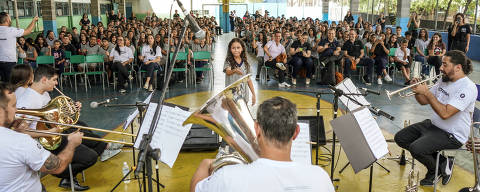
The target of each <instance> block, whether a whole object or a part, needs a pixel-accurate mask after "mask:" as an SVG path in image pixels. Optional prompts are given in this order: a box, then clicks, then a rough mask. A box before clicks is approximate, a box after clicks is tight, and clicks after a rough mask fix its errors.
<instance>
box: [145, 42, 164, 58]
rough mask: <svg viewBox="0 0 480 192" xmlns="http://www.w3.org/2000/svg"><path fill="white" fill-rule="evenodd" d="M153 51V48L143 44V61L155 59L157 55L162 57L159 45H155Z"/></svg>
mask: <svg viewBox="0 0 480 192" xmlns="http://www.w3.org/2000/svg"><path fill="white" fill-rule="evenodd" d="M155 51H156V52H155V54H154V53H153V49H152V48H150V46H149V45H145V46H143V47H142V56H143V57H144V58H143V62H147V61H151V60H155V59H156V58H157V57H160V58H161V57H162V49H161V48H160V46H157V48H156V50H155Z"/></svg>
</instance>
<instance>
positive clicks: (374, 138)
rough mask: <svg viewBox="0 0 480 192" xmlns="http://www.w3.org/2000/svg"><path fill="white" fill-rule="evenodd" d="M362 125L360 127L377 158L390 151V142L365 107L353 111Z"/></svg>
mask: <svg viewBox="0 0 480 192" xmlns="http://www.w3.org/2000/svg"><path fill="white" fill-rule="evenodd" d="M353 115H354V116H355V119H356V120H357V122H358V125H360V129H361V130H362V133H363V135H364V137H365V140H366V141H367V143H368V145H369V146H370V149H371V151H372V153H373V155H374V156H375V158H377V159H380V158H381V157H383V156H384V155H386V154H387V153H388V144H387V141H386V140H385V137H383V134H382V131H381V130H380V127H378V124H377V122H376V121H375V119H374V118H373V116H372V114H371V113H370V111H369V109H368V108H366V107H365V108H363V109H361V110H359V111H356V112H354V113H353Z"/></svg>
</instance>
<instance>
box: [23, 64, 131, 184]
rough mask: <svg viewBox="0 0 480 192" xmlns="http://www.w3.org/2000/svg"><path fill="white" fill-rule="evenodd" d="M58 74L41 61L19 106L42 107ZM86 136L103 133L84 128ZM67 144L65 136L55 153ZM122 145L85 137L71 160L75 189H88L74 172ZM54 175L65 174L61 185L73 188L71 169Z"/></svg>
mask: <svg viewBox="0 0 480 192" xmlns="http://www.w3.org/2000/svg"><path fill="white" fill-rule="evenodd" d="M57 79H58V75H57V74H56V73H55V70H54V69H53V67H51V66H47V65H42V66H39V67H38V68H37V69H36V70H35V73H34V80H33V84H32V85H31V86H30V87H29V88H27V89H26V90H25V92H24V93H23V95H22V96H20V97H19V99H18V101H17V108H19V109H21V108H25V109H41V108H43V107H44V106H45V105H47V104H48V103H49V102H50V100H51V98H50V95H49V93H48V92H49V91H53V89H54V87H55V86H56V85H57V83H58V82H57ZM76 105H77V106H78V107H81V104H80V103H79V102H77V103H76ZM37 124H39V126H40V125H42V124H40V123H32V125H31V126H30V129H37ZM74 130H75V129H73V128H72V129H67V130H65V131H64V133H70V132H73V131H74ZM17 131H19V132H23V133H25V134H28V135H30V136H31V137H33V138H38V137H43V136H47V137H48V136H51V135H44V134H39V133H33V132H29V131H25V130H17ZM47 131H49V132H59V131H60V130H59V129H58V128H56V127H54V128H51V129H49V130H47ZM81 131H82V132H83V133H84V134H85V136H89V137H97V138H100V136H98V135H96V134H94V133H92V132H91V131H88V130H81ZM66 146H68V140H67V139H66V138H62V142H61V144H60V146H59V147H58V148H57V149H55V150H53V151H51V152H52V153H53V154H56V155H58V154H59V153H60V152H61V151H62V150H63V149H64V148H65V147H66ZM121 147H123V145H120V144H111V143H110V144H107V143H104V142H98V141H91V140H84V141H83V142H82V144H81V145H79V146H77V147H76V148H75V157H74V159H73V160H72V162H71V164H72V172H73V175H74V181H75V190H77V191H81V190H87V189H89V187H88V186H81V185H80V184H79V183H78V181H77V180H76V179H75V175H77V174H78V173H80V172H82V171H83V170H85V169H87V168H89V167H91V166H92V165H94V164H95V163H96V162H97V157H98V156H99V155H100V160H101V161H105V160H107V159H109V158H111V157H113V156H114V155H116V154H118V153H120V151H121V149H120V148H121ZM55 176H57V177H59V178H62V180H61V181H60V185H59V186H60V187H63V188H70V179H69V178H70V174H69V171H68V170H65V171H63V172H61V173H58V174H56V175H55Z"/></svg>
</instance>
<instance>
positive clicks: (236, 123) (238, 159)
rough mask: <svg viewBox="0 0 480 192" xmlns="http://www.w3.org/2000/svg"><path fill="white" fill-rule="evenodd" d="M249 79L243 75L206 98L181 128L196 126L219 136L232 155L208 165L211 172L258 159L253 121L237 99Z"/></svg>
mask: <svg viewBox="0 0 480 192" xmlns="http://www.w3.org/2000/svg"><path fill="white" fill-rule="evenodd" d="M249 78H250V75H246V76H244V77H242V78H241V79H239V80H237V81H236V82H234V83H232V84H231V85H229V86H228V87H226V88H225V89H224V90H223V91H221V92H220V93H218V94H217V95H215V96H214V97H212V98H210V99H209V100H208V101H207V102H206V103H205V104H204V105H203V106H202V107H201V108H200V109H199V110H197V111H195V112H194V113H192V115H190V117H188V118H187V119H186V120H185V121H184V122H183V125H186V124H198V125H203V126H205V127H208V128H209V129H211V130H213V131H215V132H216V133H217V134H218V135H220V136H221V137H222V138H223V139H224V140H225V141H226V142H227V143H228V144H229V145H230V146H231V147H233V148H234V149H235V150H236V152H234V153H233V154H228V155H225V156H222V157H220V158H218V159H216V160H215V162H214V163H213V164H212V170H213V171H215V170H218V169H219V168H221V167H223V166H225V165H230V164H238V163H243V164H244V163H250V162H252V161H254V160H256V159H258V157H259V154H260V150H259V147H258V143H257V138H256V134H255V128H254V120H253V118H252V115H251V114H250V111H249V110H248V107H247V101H245V98H244V97H243V96H242V95H241V93H242V92H243V91H244V89H248V88H247V85H246V83H247V81H248V79H249Z"/></svg>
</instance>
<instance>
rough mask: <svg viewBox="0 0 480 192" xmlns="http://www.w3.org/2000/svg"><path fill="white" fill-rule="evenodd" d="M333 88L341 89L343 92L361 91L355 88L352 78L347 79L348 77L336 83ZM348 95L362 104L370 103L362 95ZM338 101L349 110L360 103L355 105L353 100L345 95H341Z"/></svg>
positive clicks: (355, 107) (357, 106)
mask: <svg viewBox="0 0 480 192" xmlns="http://www.w3.org/2000/svg"><path fill="white" fill-rule="evenodd" d="M335 88H337V89H340V90H342V91H343V92H344V93H345V94H348V93H361V92H360V91H359V90H358V89H357V87H356V86H355V84H353V82H352V80H351V79H349V78H346V79H344V80H343V81H342V82H340V83H339V84H338V85H336V86H335ZM349 97H351V98H353V99H355V100H357V101H358V102H360V103H361V104H363V105H370V103H369V102H368V101H367V100H366V99H365V97H364V96H362V95H350V96H349ZM340 101H341V102H342V103H343V105H345V106H347V108H348V110H349V111H353V110H355V109H358V108H359V107H361V106H360V105H357V104H356V103H355V102H354V101H351V100H350V99H348V98H347V97H345V96H341V97H340Z"/></svg>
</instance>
